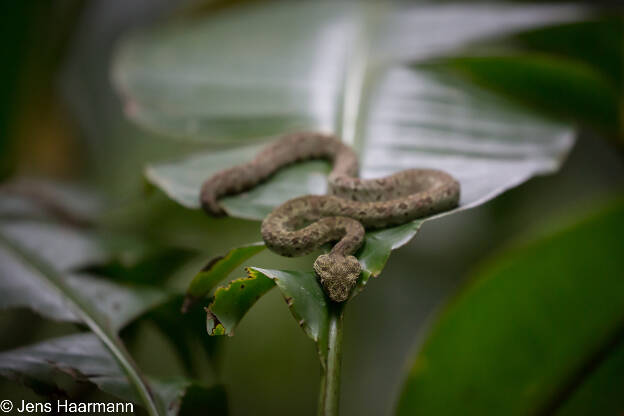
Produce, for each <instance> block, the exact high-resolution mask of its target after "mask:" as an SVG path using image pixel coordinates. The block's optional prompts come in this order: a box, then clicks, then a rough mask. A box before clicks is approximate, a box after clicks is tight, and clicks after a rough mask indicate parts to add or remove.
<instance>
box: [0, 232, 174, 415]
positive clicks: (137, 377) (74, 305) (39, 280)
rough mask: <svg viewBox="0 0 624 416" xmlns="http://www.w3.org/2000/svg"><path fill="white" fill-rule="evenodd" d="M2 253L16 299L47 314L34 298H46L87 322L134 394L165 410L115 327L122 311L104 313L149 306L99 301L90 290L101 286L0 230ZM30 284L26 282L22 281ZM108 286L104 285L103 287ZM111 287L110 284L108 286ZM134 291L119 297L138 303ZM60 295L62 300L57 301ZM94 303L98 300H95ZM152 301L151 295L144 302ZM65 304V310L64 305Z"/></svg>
mask: <svg viewBox="0 0 624 416" xmlns="http://www.w3.org/2000/svg"><path fill="white" fill-rule="evenodd" d="M0 253H2V256H3V262H2V263H0V267H1V268H2V269H0V270H1V271H2V274H0V282H2V285H4V286H5V288H10V289H11V290H12V293H11V294H12V295H13V296H16V297H17V301H18V302H19V301H20V300H21V301H22V302H21V304H22V305H28V306H30V307H32V308H35V309H36V310H37V311H38V312H40V313H43V314H45V313H46V310H45V309H44V308H42V307H41V306H42V305H40V304H38V302H33V300H38V299H42V300H45V301H46V302H47V304H45V305H43V306H47V305H51V310H52V311H53V312H51V316H52V317H53V318H56V319H67V320H72V321H75V320H77V321H79V322H81V323H83V324H85V325H86V326H87V327H88V328H89V329H90V330H91V331H93V333H94V334H95V335H96V336H97V337H98V338H99V339H100V341H101V342H102V343H103V344H104V345H105V346H106V348H107V349H108V351H109V352H110V354H111V355H112V356H113V357H114V358H115V360H116V362H117V363H118V364H119V366H120V367H121V368H122V369H123V371H124V374H125V375H126V377H127V378H128V380H129V381H130V384H131V386H132V388H133V389H135V391H136V393H137V394H138V395H139V396H140V397H141V402H142V403H143V405H144V406H145V407H146V408H147V411H148V413H149V414H150V415H161V414H164V410H163V409H161V408H160V407H159V405H158V403H157V402H156V401H154V398H153V396H152V394H151V392H150V388H149V387H148V385H147V383H146V381H145V379H144V377H143V376H142V375H141V373H140V371H139V370H138V368H137V367H136V364H134V361H133V360H132V358H131V357H130V355H129V354H128V352H127V351H126V349H125V347H124V345H123V343H122V342H121V340H120V339H119V338H118V336H117V334H116V332H115V329H116V328H115V326H116V325H120V324H122V323H123V322H124V321H125V319H122V317H123V315H118V316H115V315H113V316H111V317H109V316H107V315H105V314H104V313H103V312H117V311H119V312H122V311H123V312H124V314H125V313H128V314H129V315H132V316H134V315H136V314H137V313H139V312H140V310H141V308H145V307H146V306H147V305H146V304H145V303H144V304H137V305H131V306H129V307H122V306H121V305H120V304H116V303H112V304H110V305H108V304H107V303H106V300H105V299H102V298H100V299H99V302H97V301H96V299H97V298H96V299H94V298H93V292H92V290H94V289H98V288H101V287H102V286H96V285H91V284H89V285H85V286H87V287H88V288H85V286H83V285H80V284H76V282H75V281H74V280H73V279H68V278H67V277H66V275H65V274H63V273H62V272H61V271H59V270H57V269H56V268H55V267H53V266H51V265H50V264H49V263H48V261H46V259H45V258H44V257H43V256H40V255H39V254H38V253H37V252H36V251H34V250H33V249H31V248H30V247H27V246H25V245H24V244H23V243H22V242H21V241H18V240H16V239H15V236H7V235H6V233H5V232H4V231H3V232H0ZM24 284H25V285H27V286H23V285H24ZM77 287H80V288H81V289H85V291H88V292H89V295H90V297H85V296H83V295H84V294H85V293H82V292H81V289H76V288H77ZM104 287H106V286H104ZM108 288H110V287H108ZM135 296H136V295H135V294H132V295H131V297H132V299H128V298H127V297H126V299H123V297H120V298H117V300H130V301H131V302H135V301H136V300H138V299H139V298H137V297H135ZM3 299H4V301H5V302H9V304H8V305H7V306H16V305H15V303H13V302H15V301H16V300H15V299H11V300H8V299H7V298H5V297H3ZM59 300H60V303H59ZM94 302H95V303H96V304H97V306H96V305H94ZM146 303H147V304H148V305H153V304H154V302H153V299H152V300H150V301H149V302H146ZM63 307H64V309H61V308H63Z"/></svg>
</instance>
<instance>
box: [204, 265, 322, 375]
mask: <svg viewBox="0 0 624 416" xmlns="http://www.w3.org/2000/svg"><path fill="white" fill-rule="evenodd" d="M247 274H248V276H247V277H246V278H241V279H236V280H233V281H232V282H231V283H230V284H229V285H228V286H227V287H222V288H219V289H217V291H216V292H215V296H214V301H213V302H212V303H211V304H210V306H209V307H208V308H207V330H208V333H209V334H210V335H232V334H233V330H234V328H235V327H236V326H237V325H238V323H239V322H240V320H241V319H242V318H243V317H244V316H245V314H246V313H247V311H248V310H249V309H250V308H251V307H252V306H253V305H254V304H255V302H256V301H257V300H258V299H259V298H260V297H261V296H262V295H264V294H265V293H266V292H267V291H269V290H270V289H272V288H273V286H274V285H277V287H278V288H279V289H280V291H281V292H282V295H283V296H284V300H285V301H286V304H287V305H288V308H289V309H290V311H291V313H292V314H293V317H294V318H295V320H296V321H297V322H298V323H299V326H300V327H301V328H302V329H303V331H304V332H305V333H306V335H308V337H310V339H312V340H313V341H314V342H316V344H317V347H318V350H319V356H320V358H321V362H322V364H323V365H325V360H326V354H327V325H328V319H329V316H328V309H327V308H328V304H329V299H328V298H327V296H325V293H324V292H323V288H322V287H321V285H320V284H319V282H318V280H317V278H316V276H315V275H314V273H312V272H294V271H283V270H268V269H261V268H257V267H250V268H247Z"/></svg>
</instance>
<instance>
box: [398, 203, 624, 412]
mask: <svg viewBox="0 0 624 416" xmlns="http://www.w3.org/2000/svg"><path fill="white" fill-rule="evenodd" d="M623 214H624V203H623V202H622V201H621V200H620V201H618V202H617V203H616V204H614V205H611V206H609V207H608V208H607V209H604V210H602V211H600V212H599V213H597V214H594V215H592V216H589V217H587V218H585V219H584V220H582V221H580V222H579V223H576V224H574V225H571V226H568V227H566V228H563V229H561V230H559V231H557V232H555V233H553V234H549V235H546V236H544V237H543V238H541V239H539V240H537V241H535V242H533V243H531V244H528V245H525V246H524V247H521V248H517V249H515V250H510V251H508V252H507V253H505V254H504V255H502V256H500V257H499V258H497V259H496V260H495V261H493V262H491V263H490V264H489V265H487V266H486V267H484V268H483V269H482V270H481V271H480V272H479V273H477V275H476V276H475V280H474V282H473V283H472V284H471V286H470V287H469V288H467V290H465V291H463V293H462V294H461V295H460V296H459V297H458V298H457V299H455V300H454V301H453V302H452V303H451V304H450V305H449V306H448V307H447V309H446V310H445V311H444V313H443V314H442V315H441V316H440V317H439V320H438V321H437V322H436V324H435V325H434V327H433V328H432V330H431V332H430V333H429V336H428V337H427V340H426V341H425V343H424V344H423V346H422V347H421V350H420V351H419V353H418V355H417V357H416V360H415V361H414V363H413V365H412V367H411V371H410V374H409V377H408V379H407V381H406V384H405V385H404V388H403V393H402V394H401V398H400V401H399V404H398V408H397V410H398V414H400V415H403V414H405V415H408V414H415V413H418V414H421V413H422V414H439V415H445V414H449V415H451V414H457V413H462V414H469V415H472V414H474V415H482V414H508V415H514V414H518V415H519V414H552V413H553V412H554V411H555V410H557V409H559V408H560V407H561V405H562V404H563V403H565V401H566V400H567V399H569V398H570V396H571V395H572V394H573V392H574V391H575V390H576V389H578V387H579V386H580V385H581V383H582V382H583V381H584V380H586V379H587V378H588V376H589V375H590V374H591V373H592V371H593V370H595V369H596V368H597V367H598V366H599V365H600V364H601V363H602V362H603V361H604V360H605V359H607V357H608V356H609V354H610V353H612V352H613V350H614V349H615V348H619V347H618V345H619V344H621V341H622V334H624V330H623V326H624V321H623V319H622V318H623V315H622V311H623V310H624V295H623V294H624V281H623V280H622V279H621V275H622V272H621V271H622V270H623V268H624V263H623V261H622V256H621V255H619V254H618V253H619V252H620V251H621V250H620V247H621V244H620V243H619V236H620V235H621V233H622V232H624V220H623V219H624V215H623ZM607 347H608V348H607ZM607 371H608V370H607ZM616 380H617V381H616ZM616 380H614V381H613V382H617V383H619V384H621V381H620V380H619V379H616ZM602 393H603V392H601V393H596V394H598V395H601V394H602ZM606 393H607V391H605V392H604V394H606ZM618 397H619V393H617V394H616V395H615V396H614V397H613V398H612V399H610V400H616V402H617V403H620V402H621V400H619V398H618ZM603 399H604V396H603ZM620 410H621V409H620Z"/></svg>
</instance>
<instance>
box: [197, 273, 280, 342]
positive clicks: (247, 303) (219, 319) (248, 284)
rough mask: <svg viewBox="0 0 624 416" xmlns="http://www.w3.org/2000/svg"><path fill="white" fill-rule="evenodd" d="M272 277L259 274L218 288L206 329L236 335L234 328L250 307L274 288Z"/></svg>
mask: <svg viewBox="0 0 624 416" xmlns="http://www.w3.org/2000/svg"><path fill="white" fill-rule="evenodd" d="M273 286H274V283H273V281H272V280H271V279H269V278H267V277H265V276H263V275H258V274H252V273H250V274H249V277H243V278H240V279H235V280H232V281H231V282H230V284H228V285H227V286H226V287H220V288H218V289H217V290H216V292H215V295H214V300H213V301H212V303H211V304H210V306H209V307H208V309H207V311H206V312H207V315H208V316H207V320H206V330H207V331H208V334H209V335H234V328H235V327H236V325H237V324H238V322H239V321H240V320H241V319H242V318H243V316H245V314H246V313H247V311H248V310H249V308H251V307H252V306H253V304H254V303H256V301H257V300H258V299H259V298H260V297H261V296H262V295H264V294H265V293H266V292H267V291H269V290H270V289H272V288H273Z"/></svg>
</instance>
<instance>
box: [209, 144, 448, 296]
mask: <svg viewBox="0 0 624 416" xmlns="http://www.w3.org/2000/svg"><path fill="white" fill-rule="evenodd" d="M308 159H328V160H329V161H331V162H332V163H333V169H332V171H331V173H330V175H329V192H330V195H306V196H302V197H299V198H294V199H291V200H290V201H287V202H285V203H283V204H282V205H280V206H278V207H277V208H275V209H274V210H273V211H272V212H271V213H270V214H269V215H268V216H267V217H266V218H265V219H264V221H263V222H262V238H263V239H264V242H265V243H266V245H267V247H268V248H269V249H271V250H272V251H274V252H276V253H278V254H280V255H283V256H289V257H291V256H300V255H304V254H307V253H309V252H311V251H313V250H315V249H317V248H319V247H320V246H321V245H323V244H325V243H328V242H332V241H336V242H337V243H336V244H335V245H334V246H333V247H332V249H331V251H330V252H329V253H327V254H322V255H320V256H319V257H317V259H316V261H315V262H314V270H315V272H316V274H317V276H318V277H319V279H320V281H321V285H322V286H323V288H324V289H325V292H326V293H327V295H328V296H329V297H330V299H332V300H333V301H335V302H343V301H345V300H346V299H347V298H348V297H349V294H350V292H351V290H352V289H353V287H354V286H355V284H356V282H357V279H358V277H359V276H360V272H361V267H360V263H359V262H358V260H357V259H356V258H355V257H354V256H353V254H354V253H355V252H356V251H357V250H358V248H360V246H361V245H362V242H363V241H364V230H365V229H375V228H383V227H387V226H391V225H399V224H403V223H406V222H409V221H411V220H414V219H417V218H421V217H425V216H428V215H432V214H436V213H439V212H442V211H446V210H449V209H452V208H454V207H456V206H457V204H458V201H459V183H458V182H457V181H456V180H455V179H454V178H453V177H452V176H450V175H449V174H447V173H445V172H442V171H439V170H432V169H407V170H403V171H401V172H398V173H395V174H393V175H390V176H387V177H385V178H380V179H360V178H358V162H357V156H356V155H355V153H354V152H353V150H352V149H351V148H350V147H348V146H346V145H345V144H343V143H342V142H341V141H340V140H338V139H337V138H336V137H335V136H333V135H326V134H321V133H312V132H302V133H294V134H289V135H286V136H284V137H282V138H280V139H278V140H276V141H275V142H272V143H270V144H269V145H268V146H266V147H265V148H264V149H263V150H262V151H261V152H260V153H258V155H257V156H256V157H255V158H254V159H253V160H252V161H250V162H248V163H245V164H242V165H239V166H235V167H232V168H230V169H226V170H223V171H221V172H218V173H216V174H215V175H213V176H212V177H211V178H209V179H208V180H206V181H205V182H204V184H203V185H202V188H201V194H200V200H201V205H202V207H203V209H204V210H205V211H206V212H208V213H209V214H212V215H224V214H225V212H224V211H223V209H222V208H221V206H220V205H219V203H218V199H219V198H220V197H222V196H225V195H232V194H237V193H241V192H243V191H245V190H248V189H250V188H253V187H254V186H256V185H257V184H258V183H260V182H262V181H264V180H266V179H267V178H269V177H270V176H271V175H273V174H274V173H275V172H276V171H278V170H279V169H281V168H282V167H284V166H286V165H289V164H292V163H296V162H299V161H303V160H308Z"/></svg>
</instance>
